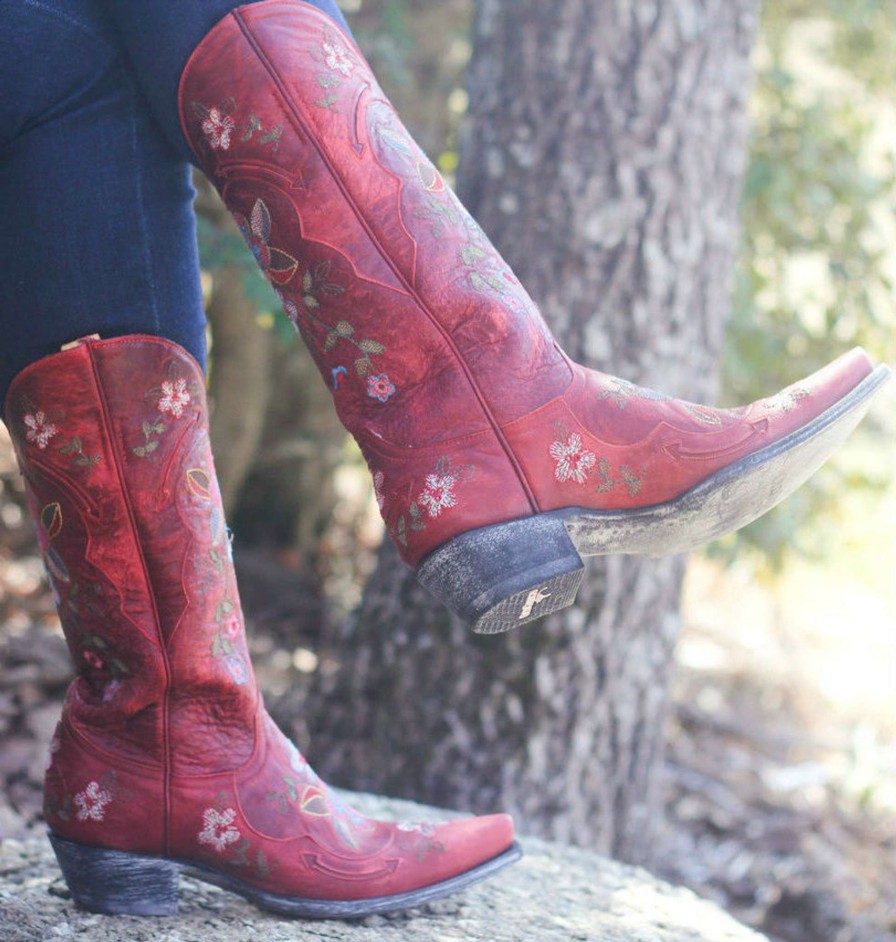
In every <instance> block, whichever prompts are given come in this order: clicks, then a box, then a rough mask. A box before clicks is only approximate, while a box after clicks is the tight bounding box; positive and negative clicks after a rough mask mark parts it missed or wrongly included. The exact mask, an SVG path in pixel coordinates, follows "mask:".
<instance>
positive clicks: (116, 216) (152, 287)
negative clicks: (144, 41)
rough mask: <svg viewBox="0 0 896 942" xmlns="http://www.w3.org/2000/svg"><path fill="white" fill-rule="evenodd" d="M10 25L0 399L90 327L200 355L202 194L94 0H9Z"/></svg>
mask: <svg viewBox="0 0 896 942" xmlns="http://www.w3.org/2000/svg"><path fill="white" fill-rule="evenodd" d="M3 18H4V19H3V29H2V30H0V88H2V89H3V96H2V98H0V219H2V220H3V223H2V225H0V335H2V338H3V343H2V344H0V395H3V396H5V392H6V389H7V387H8V386H9V383H10V381H11V380H12V378H13V376H15V375H16V373H18V372H19V371H20V370H21V369H22V368H23V367H24V366H26V365H27V364H28V363H30V362H32V361H33V360H36V359H38V358H39V357H42V356H45V355H47V354H49V353H52V352H53V351H55V350H58V349H59V347H60V346H61V345H62V344H64V343H67V342H68V341H71V340H74V339H75V338H77V337H79V336H83V335H86V334H94V333H98V334H100V335H102V336H104V337H107V336H117V335H122V334H130V333H150V334H157V335H161V336H164V337H167V338H169V339H171V340H174V341H176V342H177V343H178V344H180V345H181V346H183V347H185V348H186V349H187V350H189V351H190V353H192V354H193V356H194V357H196V358H197V359H198V360H200V362H201V361H202V359H203V357H204V351H205V318H204V314H203V310H202V297H201V291H200V283H199V276H198V271H199V269H198V260H197V252H196V241H195V225H194V216H193V211H192V197H193V190H192V185H191V183H190V175H189V174H190V169H189V167H188V165H187V164H186V163H185V161H184V160H183V157H182V155H179V154H177V153H176V151H175V148H174V147H173V146H172V145H171V144H170V143H169V142H168V141H167V140H166V139H165V138H164V137H163V135H162V134H161V133H160V131H159V128H158V125H157V123H156V121H155V119H154V118H153V116H152V115H151V113H150V111H149V109H148V107H147V106H146V104H145V99H144V97H143V95H142V94H141V92H140V90H139V89H138V87H137V85H136V83H135V81H134V79H133V74H132V71H131V67H130V64H129V62H128V61H127V59H126V58H125V57H124V56H123V55H122V52H121V50H120V44H119V41H118V37H117V36H116V33H115V29H114V26H113V24H112V23H111V22H110V21H109V19H108V17H107V16H106V14H105V11H104V10H103V8H102V6H101V5H100V4H99V3H98V2H96V0H40V2H34V0H29V2H27V3H26V2H24V0H8V2H6V3H4V5H3Z"/></svg>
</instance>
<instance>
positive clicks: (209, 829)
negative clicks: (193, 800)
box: [199, 808, 242, 854]
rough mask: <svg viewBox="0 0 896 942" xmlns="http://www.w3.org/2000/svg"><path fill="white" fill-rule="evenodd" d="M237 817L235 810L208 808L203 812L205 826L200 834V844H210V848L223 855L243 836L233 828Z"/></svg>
mask: <svg viewBox="0 0 896 942" xmlns="http://www.w3.org/2000/svg"><path fill="white" fill-rule="evenodd" d="M235 817H236V811H234V810H233V808H226V809H225V810H224V811H217V810H216V809H214V808H206V809H205V811H203V812H202V823H203V825H204V826H203V828H202V830H201V831H200V832H199V843H200V844H208V845H209V847H214V849H215V850H216V851H217V852H218V853H219V854H223V853H224V850H225V849H226V847H227V845H228V844H233V843H234V842H235V841H238V840H239V839H240V837H241V836H242V835H241V834H240V832H239V831H238V830H237V829H236V828H235V827H233V819H234V818H235Z"/></svg>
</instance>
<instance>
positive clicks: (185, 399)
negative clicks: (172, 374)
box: [159, 379, 190, 419]
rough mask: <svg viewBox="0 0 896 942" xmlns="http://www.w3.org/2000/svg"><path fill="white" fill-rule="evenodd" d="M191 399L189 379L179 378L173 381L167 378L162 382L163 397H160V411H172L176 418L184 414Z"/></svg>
mask: <svg viewBox="0 0 896 942" xmlns="http://www.w3.org/2000/svg"><path fill="white" fill-rule="evenodd" d="M189 401H190V394H189V393H188V392H187V381H186V380H185V379H178V380H176V381H175V382H173V383H171V382H169V381H168V380H165V382H164V383H162V397H161V398H160V399H159V412H163V413H164V412H170V413H171V415H173V416H174V417H175V418H176V419H179V418H180V417H181V416H182V415H183V414H184V406H185V405H187V403H189Z"/></svg>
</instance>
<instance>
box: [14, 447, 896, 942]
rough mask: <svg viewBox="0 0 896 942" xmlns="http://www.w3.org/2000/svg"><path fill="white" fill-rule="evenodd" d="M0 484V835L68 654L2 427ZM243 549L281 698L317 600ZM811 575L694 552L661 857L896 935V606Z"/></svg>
mask: <svg viewBox="0 0 896 942" xmlns="http://www.w3.org/2000/svg"><path fill="white" fill-rule="evenodd" d="M0 483H2V485H3V490H2V493H0V837H21V836H26V835H28V834H30V833H34V831H35V830H36V829H39V828H41V826H42V825H41V821H40V803H41V798H40V789H41V780H42V774H43V767H44V761H45V755H46V748H47V744H48V742H49V740H50V737H51V735H52V730H53V727H54V725H55V722H56V719H57V717H58V713H59V710H60V706H61V699H62V695H63V693H64V690H65V687H66V685H67V683H68V681H69V679H70V666H69V661H68V654H67V651H66V647H65V642H64V640H63V638H62V635H61V633H60V631H59V627H58V622H57V620H56V616H55V613H54V611H53V606H52V600H51V598H50V595H49V592H48V591H47V589H46V586H45V583H44V582H43V578H42V563H41V562H40V560H39V558H38V557H37V554H36V549H35V547H34V542H33V538H32V535H31V527H30V523H29V522H28V521H27V520H26V519H25V517H24V514H23V512H22V506H23V504H22V499H21V493H20V490H19V487H20V485H19V483H18V481H17V479H16V477H15V475H14V469H13V468H12V466H11V463H10V460H9V455H8V454H5V455H4V453H3V451H2V442H0ZM241 556H242V561H241V567H243V568H245V569H246V570H248V571H249V572H251V575H252V578H251V579H247V580H245V583H246V584H248V585H251V586H252V591H251V592H250V593H244V594H245V595H246V598H245V602H246V607H247V610H248V612H249V615H250V621H251V622H252V624H251V630H250V634H251V636H252V647H253V657H254V659H255V661H256V664H257V668H258V674H259V678H260V680H261V682H262V684H263V686H264V687H265V688H266V689H267V690H268V691H270V695H269V696H270V699H271V701H272V702H273V703H275V702H276V697H277V693H278V691H283V690H285V689H286V687H287V685H289V684H290V683H291V682H293V680H294V679H295V677H296V673H297V669H298V670H299V673H300V672H301V668H302V664H301V663H300V662H301V652H302V651H303V650H304V651H306V654H307V652H308V651H309V650H311V649H313V645H314V635H315V624H316V618H317V613H318V612H319V610H320V600H319V599H318V598H316V597H314V595H313V594H309V593H312V589H311V588H310V587H309V586H308V585H303V584H302V583H301V582H299V581H297V580H296V579H295V578H294V576H292V575H289V574H283V573H278V572H277V570H276V569H272V567H271V565H270V559H268V558H266V557H259V556H258V554H256V553H244V554H241ZM263 573H268V574H269V579H271V580H274V581H275V582H277V583H278V584H277V585H276V587H275V586H274V585H272V584H265V583H263V582H261V581H260V579H261V577H262V574H263ZM805 579H806V582H805V585H800V584H799V580H798V584H797V588H796V589H795V590H794V591H795V598H796V599H797V600H798V601H797V602H796V603H794V604H791V602H789V601H788V600H787V599H784V600H783V601H782V598H781V597H773V596H772V595H770V594H769V592H768V591H765V590H763V589H762V588H761V587H759V586H757V584H756V580H755V578H754V576H753V575H752V574H751V573H749V572H747V571H735V572H731V571H727V572H726V571H722V570H721V569H719V568H717V567H715V566H714V565H712V564H710V563H708V562H706V561H705V560H704V561H701V560H699V559H698V560H696V561H695V562H694V563H693V564H692V567H691V572H690V575H689V578H688V586H687V593H686V606H685V612H686V626H685V630H684V633H683V636H682V639H681V644H680V648H679V667H678V672H677V680H676V683H675V692H674V704H673V709H672V715H671V719H670V729H669V749H668V758H667V763H666V821H665V832H664V841H663V843H662V846H661V849H660V853H659V861H658V868H657V869H658V873H659V875H660V876H662V877H664V878H666V879H668V880H670V881H672V882H676V883H682V884H684V885H687V886H689V887H691V888H692V889H694V890H696V891H697V892H698V893H700V894H702V895H704V896H708V897H710V898H712V899H714V900H716V901H717V902H719V903H721V904H722V905H723V906H724V907H725V908H726V909H727V910H728V911H729V912H731V913H732V914H733V915H734V916H735V917H736V918H737V919H739V920H740V921H742V922H744V923H746V924H748V925H750V926H753V927H755V928H757V929H759V930H760V931H762V932H764V933H766V934H767V935H768V936H769V937H771V938H772V939H773V940H777V942H896V709H894V707H896V646H894V645H896V630H894V629H896V624H894V623H893V618H894V616H893V614H892V613H891V612H889V611H888V610H887V611H884V610H875V609H874V602H873V600H869V599H866V598H862V597H858V596H857V597H851V599H850V602H849V604H848V606H847V608H846V609H842V608H839V607H838V606H840V605H842V604H843V603H842V598H843V587H842V586H841V587H830V586H824V585H823V584H822V585H821V587H819V583H818V582H817V581H816V582H812V581H811V580H810V579H809V578H808V576H806V577H805ZM834 588H836V589H837V591H836V592H834ZM830 593H833V594H830ZM829 594H830V595H829ZM274 598H276V599H277V600H278V602H277V607H276V608H273V607H272V605H271V602H270V600H271V599H274ZM807 598H808V599H811V602H812V604H811V605H809V604H807V603H806V599H807ZM800 599H802V601H799V600H800ZM836 599H840V601H839V602H837V601H835V600H836ZM732 600H734V604H732ZM863 606H864V607H863ZM813 613H814V614H813ZM869 613H870V614H869ZM287 624H288V626H289V629H288V630H289V634H290V635H291V637H292V641H291V644H292V646H293V651H292V652H290V651H286V650H284V649H283V646H282V644H281V643H280V640H279V639H280V638H282V637H283V635H284V633H285V631H286V629H285V625H287Z"/></svg>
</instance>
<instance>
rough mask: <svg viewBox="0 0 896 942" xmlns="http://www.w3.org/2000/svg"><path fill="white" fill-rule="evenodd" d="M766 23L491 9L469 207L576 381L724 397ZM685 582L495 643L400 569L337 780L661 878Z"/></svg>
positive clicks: (627, 581)
mask: <svg viewBox="0 0 896 942" xmlns="http://www.w3.org/2000/svg"><path fill="white" fill-rule="evenodd" d="M758 5H759V4H758V0H674V2H671V0H639V2H637V3H634V2H632V0H612V2H611V0H606V2H602V3H594V2H593V0H563V2H557V3H549V4H547V3H544V2H543V0H480V2H479V3H478V6H477V15H476V21H475V30H474V52H473V58H472V64H471V66H470V72H469V89H470V110H469V121H468V126H467V135H466V138H465V141H464V147H463V150H462V154H461V175H460V181H459V188H460V191H461V192H460V195H461V197H462V198H463V199H464V200H465V202H466V203H467V205H468V206H469V207H470V209H471V211H472V212H473V214H474V215H475V216H476V217H477V218H478V219H479V220H480V222H481V223H482V224H483V227H484V228H485V230H486V231H487V232H488V233H489V234H490V235H491V236H492V238H493V239H494V241H495V242H496V244H497V245H498V247H499V248H500V249H501V251H502V252H503V253H504V254H505V255H506V257H507V258H508V260H509V261H510V263H511V265H512V266H513V268H514V269H515V271H516V273H517V274H518V276H519V277H520V279H521V281H522V282H523V283H524V284H525V285H526V286H527V288H528V289H529V291H530V293H531V294H532V295H533V296H534V297H535V298H536V300H537V301H538V302H539V303H540V304H541V306H542V309H543V310H544V312H545V316H546V317H547V319H548V321H549V323H550V324H551V326H552V327H553V328H554V330H555V332H556V334H557V336H558V340H559V341H560V342H561V343H562V345H563V346H564V347H565V348H566V350H567V351H568V352H569V353H570V354H571V355H572V356H573V357H574V358H576V359H578V360H580V361H583V362H585V363H587V364H588V365H591V366H596V367H599V368H604V369H607V370H609V371H612V372H614V373H617V374H619V375H622V376H624V377H625V378H626V379H630V380H633V381H635V382H639V383H643V384H646V385H651V386H654V387H658V388H660V389H662V390H663V391H665V392H668V393H671V394H673V395H676V396H685V397H687V398H696V399H698V400H701V399H704V400H705V399H707V398H709V399H711V398H712V397H713V395H714V392H715V387H716V361H717V356H718V353H719V348H720V345H721V340H722V335H723V326H724V314H725V312H726V309H727V296H728V288H729V279H730V274H731V269H732V261H733V257H734V251H735V244H736V239H737V202H738V195H739V189H740V183H741V176H742V171H743V169H744V163H745V151H746V148H745V124H746V120H745V103H746V98H747V94H748V91H749V85H750V70H749V52H750V48H751V45H752V42H753V39H754V36H755V31H756V27H757V19H758ZM682 572H683V560H682V559H680V558H667V559H663V560H659V561H654V560H644V559H631V558H608V559H604V560H599V561H592V562H591V564H590V566H589V570H588V576H587V578H586V585H585V587H584V588H583V590H582V592H581V593H580V597H579V601H578V603H577V605H576V606H575V607H574V608H572V609H569V610H567V612H566V613H564V614H562V615H560V616H555V617H552V618H550V619H547V620H545V621H544V622H541V623H539V624H537V625H535V626H530V627H529V628H528V629H525V630H524V631H522V632H519V633H517V634H515V635H508V636H498V637H487V638H476V637H472V636H470V635H469V634H468V633H466V631H465V630H464V629H463V628H462V627H461V626H459V625H458V624H456V623H454V622H452V621H451V620H449V618H448V617H447V615H446V614H445V613H444V612H443V611H442V610H441V609H439V608H438V607H437V606H436V605H435V604H434V603H433V602H432V601H431V600H430V599H429V598H428V597H427V596H426V595H425V594H424V593H423V592H422V590H420V589H419V588H418V587H417V586H416V585H415V584H414V582H413V580H412V578H411V577H410V576H409V575H408V573H407V572H406V571H405V570H404V569H403V568H402V567H401V566H400V565H399V564H398V562H397V557H396V554H395V553H394V551H393V550H392V549H391V547H384V549H383V551H382V555H381V558H380V562H379V565H378V568H377V571H376V573H375V575H374V577H373V578H372V580H371V583H370V585H369V586H368V590H367V594H366V597H365V600H364V603H363V605H362V608H361V611H360V613H359V615H358V618H357V620H356V622H355V623H354V624H352V625H350V626H348V627H347V628H346V629H345V632H344V636H343V637H342V638H341V639H337V640H338V647H336V646H334V651H333V652H332V653H331V655H330V657H331V658H332V659H333V660H334V661H335V662H336V663H337V664H338V667H336V668H334V670H333V671H332V672H331V673H329V674H328V676H327V678H326V693H325V695H324V697H323V700H322V701H321V700H317V701H316V703H317V708H316V709H315V710H314V711H313V712H314V717H313V721H312V722H313V723H314V727H315V732H316V737H317V738H316V739H315V743H318V742H319V743H321V744H322V745H321V748H320V749H312V754H313V756H314V758H315V760H316V762H317V764H318V765H319V766H320V767H321V769H322V771H324V772H325V773H327V774H328V775H330V776H331V777H333V778H334V779H336V780H337V781H341V782H345V783H348V782H350V783H351V784H352V785H354V786H357V787H361V788H365V789H371V790H378V791H383V792H387V793H393V794H399V795H403V796H408V797H414V798H417V799H421V800H425V801H428V802H431V803H443V804H449V805H452V806H456V807H465V808H468V809H470V810H477V811H485V810H497V809H505V810H508V811H511V812H512V813H514V814H515V815H516V817H517V819H518V824H519V825H520V826H521V828H522V829H523V830H525V831H528V832H530V833H531V832H535V833H538V834H541V835H544V836H549V837H553V838H557V839H560V840H564V841H569V842H573V843H579V844H588V845H590V846H592V847H595V848H597V849H599V850H601V851H603V852H608V853H611V854H614V855H616V856H618V857H621V858H624V859H628V860H636V861H647V860H648V859H649V853H650V847H651V841H652V835H651V825H652V823H653V822H655V821H656V820H657V814H656V811H657V802H658V787H657V785H658V781H657V780H658V771H659V768H660V762H661V758H662V746H663V735H662V730H663V722H664V717H665V710H666V700H667V683H668V679H669V673H670V668H671V663H672V650H673V644H674V641H675V637H676V634H677V629H678V615H677V610H678V600H679V589H680V582H681V576H682ZM324 743H325V745H323V744H324ZM318 753H320V755H319V756H318Z"/></svg>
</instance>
